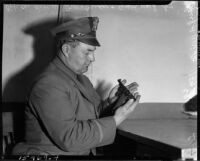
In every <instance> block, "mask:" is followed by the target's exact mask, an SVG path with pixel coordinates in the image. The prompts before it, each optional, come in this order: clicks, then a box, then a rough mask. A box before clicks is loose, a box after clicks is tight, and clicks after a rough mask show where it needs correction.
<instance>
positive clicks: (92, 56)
mask: <svg viewBox="0 0 200 161" xmlns="http://www.w3.org/2000/svg"><path fill="white" fill-rule="evenodd" d="M89 59H90V61H91V62H94V61H95V57H94V53H93V52H92V53H91V54H90V55H89Z"/></svg>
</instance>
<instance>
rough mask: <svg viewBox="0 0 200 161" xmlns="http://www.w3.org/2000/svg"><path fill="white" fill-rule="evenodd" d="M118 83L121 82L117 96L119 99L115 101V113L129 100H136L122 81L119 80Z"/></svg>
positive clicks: (113, 108)
mask: <svg viewBox="0 0 200 161" xmlns="http://www.w3.org/2000/svg"><path fill="white" fill-rule="evenodd" d="M117 81H118V82H119V88H118V91H117V92H116V94H115V95H116V96H117V97H118V99H117V100H116V101H115V103H114V105H113V107H112V111H113V112H114V111H115V110H116V109H117V108H119V107H120V106H122V105H124V104H125V103H126V102H127V101H128V100H129V99H134V101H135V100H136V98H135V97H134V96H133V95H132V93H131V92H130V91H129V90H128V89H127V88H126V86H124V85H123V83H122V82H121V79H118V80H117Z"/></svg>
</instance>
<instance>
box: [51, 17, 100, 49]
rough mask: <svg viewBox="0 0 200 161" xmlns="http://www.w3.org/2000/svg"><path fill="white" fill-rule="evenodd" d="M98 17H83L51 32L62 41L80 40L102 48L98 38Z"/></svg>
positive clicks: (59, 26)
mask: <svg viewBox="0 0 200 161" xmlns="http://www.w3.org/2000/svg"><path fill="white" fill-rule="evenodd" d="M98 22H99V18H98V17H82V18H79V19H75V20H70V21H68V22H65V23H61V24H60V25H58V26H57V27H55V28H53V29H52V30H51V33H52V34H53V36H56V37H59V39H61V40H78V41H80V42H83V43H85V44H89V45H92V46H100V44H99V42H98V40H97V38H96V30H97V26H98Z"/></svg>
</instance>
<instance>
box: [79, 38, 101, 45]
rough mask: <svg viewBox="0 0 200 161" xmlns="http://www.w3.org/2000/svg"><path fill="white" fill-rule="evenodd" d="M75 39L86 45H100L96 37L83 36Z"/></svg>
mask: <svg viewBox="0 0 200 161" xmlns="http://www.w3.org/2000/svg"><path fill="white" fill-rule="evenodd" d="M77 40H78V41H80V42H82V43H85V44H88V45H92V46H101V45H100V43H99V42H98V40H97V39H96V38H83V39H81V38H79V39H77Z"/></svg>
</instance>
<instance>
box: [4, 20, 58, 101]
mask: <svg viewBox="0 0 200 161" xmlns="http://www.w3.org/2000/svg"><path fill="white" fill-rule="evenodd" d="M56 21H57V20H56V19H49V20H45V21H40V22H35V23H33V24H30V25H28V26H26V27H25V28H24V29H22V30H23V32H24V33H25V34H28V35H32V36H33V39H34V40H33V44H32V47H33V54H34V58H33V60H32V62H31V63H30V64H29V65H27V66H25V67H24V68H23V69H22V70H21V71H19V72H18V73H16V74H15V75H13V76H11V77H10V78H9V80H8V82H7V83H6V84H5V88H4V91H3V101H4V102H24V101H25V99H26V96H27V94H28V91H29V89H30V86H31V83H32V82H33V80H34V79H35V77H36V76H37V75H38V74H40V73H41V72H42V70H43V69H44V68H45V67H46V66H47V64H48V63H49V62H50V61H51V60H52V59H53V57H54V56H55V53H56V46H55V42H54V39H53V37H52V36H51V33H50V31H49V30H50V29H51V28H53V27H54V26H55V25H56ZM4 54H6V53H4Z"/></svg>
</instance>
